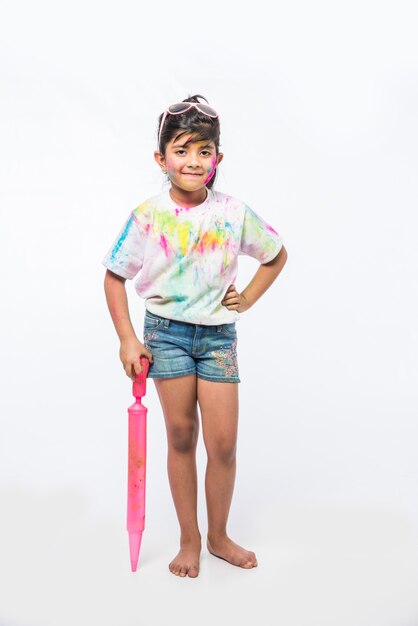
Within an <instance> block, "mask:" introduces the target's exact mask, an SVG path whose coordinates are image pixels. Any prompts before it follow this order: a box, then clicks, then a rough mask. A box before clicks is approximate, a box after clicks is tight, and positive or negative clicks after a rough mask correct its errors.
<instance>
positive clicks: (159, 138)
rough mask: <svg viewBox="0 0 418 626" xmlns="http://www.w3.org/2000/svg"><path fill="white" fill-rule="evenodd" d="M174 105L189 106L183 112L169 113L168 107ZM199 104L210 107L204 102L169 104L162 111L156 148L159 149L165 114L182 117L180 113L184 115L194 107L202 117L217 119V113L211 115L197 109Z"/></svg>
mask: <svg viewBox="0 0 418 626" xmlns="http://www.w3.org/2000/svg"><path fill="white" fill-rule="evenodd" d="M176 104H189V105H190V106H188V107H187V109H184V111H178V112H177V113H171V111H169V109H170V107H172V106H175V105H176ZM199 104H203V105H204V106H210V104H207V105H206V103H205V102H174V103H173V104H170V105H169V106H168V107H167V108H166V110H165V111H164V115H163V119H162V120H161V124H160V130H159V131H158V147H160V141H161V131H162V130H163V126H164V122H165V118H166V117H167V113H169V114H170V115H182V113H186V111H188V110H189V109H191V108H192V107H195V108H196V109H197V110H198V111H199V112H200V113H203V115H207V116H208V117H212V118H213V119H216V118H219V115H218V113H216V115H211V114H210V113H206V111H203V110H202V109H199ZM210 108H211V109H213V107H210ZM213 110H214V111H215V109H213Z"/></svg>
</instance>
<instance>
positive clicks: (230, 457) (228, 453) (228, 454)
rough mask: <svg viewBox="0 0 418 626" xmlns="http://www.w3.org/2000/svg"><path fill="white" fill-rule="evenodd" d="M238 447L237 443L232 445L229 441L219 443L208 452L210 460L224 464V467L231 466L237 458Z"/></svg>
mask: <svg viewBox="0 0 418 626" xmlns="http://www.w3.org/2000/svg"><path fill="white" fill-rule="evenodd" d="M236 451H237V446H236V443H230V442H228V441H219V442H218V444H217V445H216V446H213V447H212V449H209V450H208V460H209V461H216V462H217V463H222V464H223V465H229V464H230V463H233V462H234V461H235V458H236Z"/></svg>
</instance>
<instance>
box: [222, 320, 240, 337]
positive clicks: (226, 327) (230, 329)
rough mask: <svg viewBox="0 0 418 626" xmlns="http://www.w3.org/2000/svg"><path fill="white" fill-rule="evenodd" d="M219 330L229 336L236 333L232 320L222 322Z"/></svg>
mask: <svg viewBox="0 0 418 626" xmlns="http://www.w3.org/2000/svg"><path fill="white" fill-rule="evenodd" d="M221 332H222V333H225V335H230V336H231V337H234V336H235V335H236V334H237V329H236V328H235V322H232V324H222V330H221Z"/></svg>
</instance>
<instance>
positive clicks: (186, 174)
mask: <svg viewBox="0 0 418 626" xmlns="http://www.w3.org/2000/svg"><path fill="white" fill-rule="evenodd" d="M201 175H202V174H192V173H191V172H184V176H201Z"/></svg>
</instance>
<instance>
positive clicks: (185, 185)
mask: <svg viewBox="0 0 418 626" xmlns="http://www.w3.org/2000/svg"><path fill="white" fill-rule="evenodd" d="M193 138H194V137H193V134H192V133H186V134H184V135H182V136H181V137H180V138H179V139H177V140H173V139H172V140H171V141H170V142H169V143H168V144H167V146H166V151H165V158H164V157H163V156H162V155H161V152H155V159H156V161H157V162H158V163H159V165H160V166H161V168H162V170H163V171H166V172H167V174H168V176H169V178H170V180H171V183H172V185H173V186H175V187H180V189H182V190H183V191H197V190H198V189H201V188H203V187H205V185H206V184H207V183H208V182H209V181H210V179H211V178H212V177H213V176H214V174H215V168H216V166H217V165H218V164H219V163H220V162H221V161H222V159H223V154H222V153H221V152H220V153H219V154H218V155H216V149H215V144H214V143H213V141H209V142H208V141H206V140H204V141H198V142H193V143H192V141H193Z"/></svg>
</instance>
